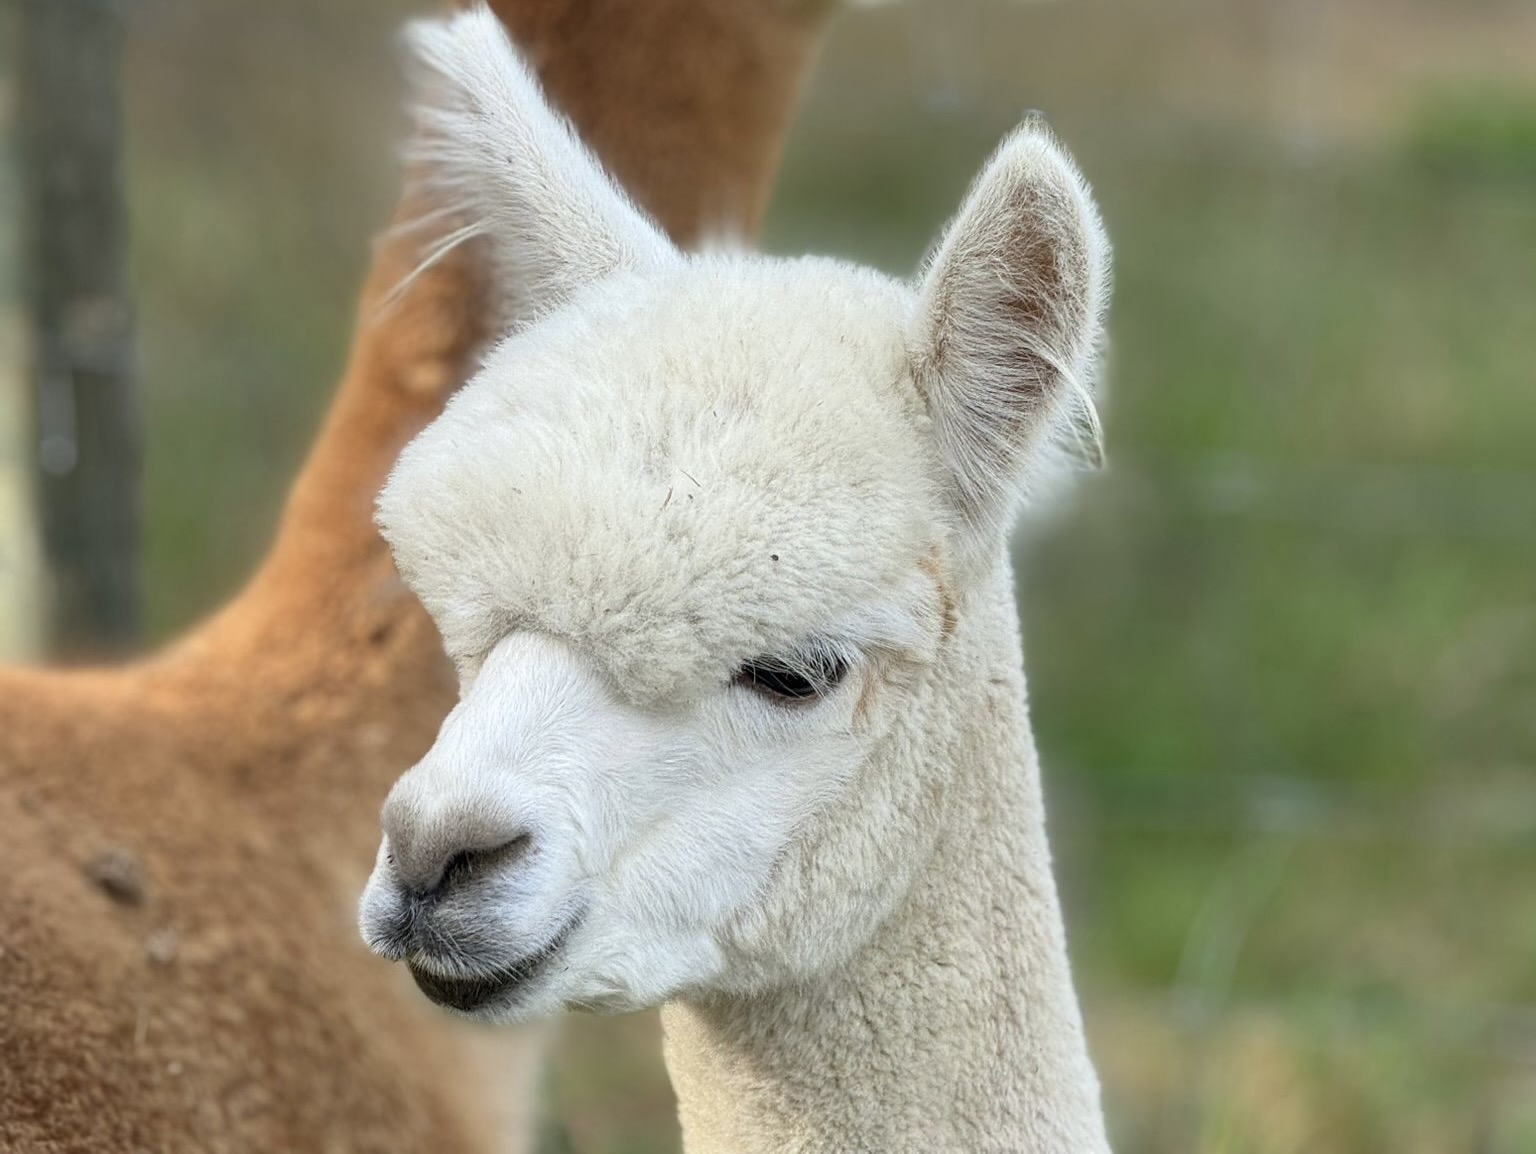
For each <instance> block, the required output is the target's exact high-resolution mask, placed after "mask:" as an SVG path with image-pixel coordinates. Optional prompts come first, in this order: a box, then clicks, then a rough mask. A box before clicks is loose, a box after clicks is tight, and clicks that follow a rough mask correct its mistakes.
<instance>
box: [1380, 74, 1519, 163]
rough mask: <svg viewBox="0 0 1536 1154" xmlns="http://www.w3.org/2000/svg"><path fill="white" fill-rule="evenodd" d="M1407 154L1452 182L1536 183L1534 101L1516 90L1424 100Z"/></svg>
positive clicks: (1491, 91) (1472, 93) (1460, 93)
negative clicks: (1469, 178) (1499, 178)
mask: <svg viewBox="0 0 1536 1154" xmlns="http://www.w3.org/2000/svg"><path fill="white" fill-rule="evenodd" d="M1406 147H1407V152H1408V154H1409V156H1411V157H1412V158H1413V159H1414V160H1416V161H1417V162H1418V163H1420V164H1422V165H1424V166H1425V167H1427V168H1430V169H1432V170H1434V171H1436V172H1440V173H1445V174H1448V175H1451V176H1469V175H1470V176H1473V177H1476V178H1486V177H1489V176H1507V177H1511V178H1516V179H1523V180H1531V179H1536V96H1532V95H1531V93H1529V92H1521V91H1520V90H1518V89H1515V90H1508V91H1506V90H1502V89H1496V90H1472V91H1460V92H1450V93H1444V94H1441V95H1439V96H1437V97H1434V98H1432V99H1430V100H1426V101H1425V104H1424V109H1423V111H1422V112H1421V113H1420V115H1419V117H1418V118H1417V119H1416V120H1415V122H1414V123H1413V125H1412V127H1411V128H1410V129H1409V132H1408V139H1407V146H1406Z"/></svg>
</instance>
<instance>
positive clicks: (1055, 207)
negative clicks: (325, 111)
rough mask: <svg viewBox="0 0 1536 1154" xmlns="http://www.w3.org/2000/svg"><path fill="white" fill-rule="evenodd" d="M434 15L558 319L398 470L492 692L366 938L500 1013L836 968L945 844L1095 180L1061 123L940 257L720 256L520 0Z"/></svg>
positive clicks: (512, 223) (478, 698) (532, 334)
mask: <svg viewBox="0 0 1536 1154" xmlns="http://www.w3.org/2000/svg"><path fill="white" fill-rule="evenodd" d="M413 43H414V47H415V48H416V50H417V53H418V56H419V58H420V59H421V60H423V61H424V62H425V64H426V65H427V66H428V73H429V76H428V86H427V93H428V100H429V104H430V107H429V108H428V110H427V112H426V113H425V118H424V119H425V126H426V130H427V132H428V145H427V147H426V149H425V150H424V154H423V157H424V161H425V163H426V164H427V166H428V174H429V179H431V180H433V181H434V182H435V183H436V184H438V186H439V187H440V188H441V189H443V190H446V191H449V192H450V193H451V194H452V196H453V198H454V203H456V204H458V205H460V206H461V207H464V208H466V209H467V210H468V211H470V212H471V213H472V214H473V215H474V216H475V217H476V219H478V220H481V221H483V222H484V223H483V228H482V231H483V232H485V233H486V234H487V235H488V236H489V238H490V242H491V244H492V246H493V248H494V250H495V254H496V259H497V266H498V268H499V270H500V274H501V275H503V276H505V277H506V278H508V279H509V280H512V281H515V282H516V283H517V284H518V285H520V286H522V288H523V289H525V290H526V291H527V292H528V293H529V294H531V296H532V298H533V299H536V300H538V301H540V302H541V304H542V308H543V311H542V312H541V314H540V315H539V316H538V317H537V318H536V319H535V320H534V321H532V322H531V323H529V324H527V325H526V326H525V327H524V328H522V329H521V330H520V331H518V332H516V333H514V334H513V335H512V336H510V337H509V338H508V339H506V340H505V341H504V342H503V343H502V344H501V345H500V346H499V347H497V348H496V349H495V350H494V351H493V352H492V353H491V354H490V355H489V356H488V358H487V359H486V362H485V365H484V367H483V369H482V370H481V371H480V373H479V374H478V375H477V376H476V377H475V378H474V379H473V380H472V381H471V382H470V383H469V384H468V385H467V386H466V387H465V388H464V389H463V390H462V391H461V393H460V394H459V395H458V396H457V397H456V398H455V399H454V401H453V402H452V403H451V404H450V405H449V407H448V410H447V412H446V413H445V414H444V415H443V416H442V417H441V418H440V419H439V420H438V421H437V422H436V423H435V424H434V425H432V426H431V427H430V428H429V429H427V430H426V431H425V432H424V433H423V434H422V435H421V436H420V437H419V438H418V439H417V440H416V441H415V442H414V443H413V444H412V445H411V446H410V447H409V448H408V449H407V450H406V451H405V453H404V454H403V456H402V457H401V459H400V462H399V465H398V466H397V468H396V470H395V472H394V475H393V476H392V478H391V479H390V481H389V484H388V486H387V487H386V488H385V490H384V493H383V495H382V496H381V498H380V502H379V520H380V524H381V525H382V527H383V529H384V532H385V535H386V537H387V538H388V540H389V542H390V544H391V546H392V547H393V549H394V551H395V556H396V559H397V562H398V564H399V567H400V570H401V572H402V573H403V574H404V576H405V578H406V580H407V581H408V582H409V583H410V585H411V587H412V588H413V589H414V590H415V592H416V593H417V594H418V595H419V596H420V597H421V599H422V601H423V602H424V603H425V605H426V606H427V608H428V610H429V611H430V612H431V614H432V616H433V619H434V620H435V622H436V624H437V626H438V627H439V629H440V631H441V632H442V635H443V638H444V642H445V644H446V647H447V649H448V652H449V654H450V655H451V656H452V658H453V659H454V660H455V662H456V663H457V665H458V668H459V671H460V676H461V681H462V697H461V701H460V703H459V706H458V707H457V708H456V709H455V710H454V712H453V713H452V714H451V715H450V716H449V718H448V719H447V721H446V722H445V723H444V725H443V729H442V732H441V734H440V736H439V738H438V741H437V743H436V744H435V745H434V747H433V748H432V750H431V751H430V752H429V753H428V754H427V755H426V757H425V758H424V759H423V760H422V761H421V763H420V764H419V765H418V766H416V767H415V768H414V769H412V770H411V771H410V772H409V773H407V774H406V775H405V776H404V777H402V778H401V780H400V782H399V783H398V784H397V785H396V787H395V789H394V791H393V792H392V794H391V795H390V798H389V800H388V801H387V803H386V805H385V808H384V815H383V825H384V832H385V837H384V841H383V844H382V846H381V848H380V851H379V859H378V864H377V866H376V868H375V870H374V874H373V878H372V879H371V881H370V883H369V886H368V890H367V892H366V894H365V895H364V899H363V904H362V928H363V933H364V936H365V938H366V939H367V940H368V942H369V943H370V944H371V945H372V946H373V948H374V949H375V950H376V951H378V952H379V953H381V954H383V955H384V956H386V957H390V958H395V959H405V960H407V961H409V963H410V964H411V968H412V971H413V972H414V973H415V975H416V977H417V980H418V982H419V983H420V984H421V985H422V987H423V989H424V990H425V991H426V992H427V993H428V994H429V995H430V996H432V997H433V998H434V999H435V1000H437V1001H439V1002H441V1003H443V1004H445V1005H449V1006H451V1007H453V1008H456V1009H459V1010H463V1011H465V1012H470V1013H473V1014H475V1015H476V1016H479V1017H483V1018H488V1019H496V1020H512V1019H520V1018H526V1017H530V1016H535V1015H539V1014H543V1013H547V1012H550V1011H553V1010H556V1009H559V1008H561V1007H563V1006H586V1007H595V1008H602V1009H615V1010H618V1009H632V1008H637V1007H641V1006H647V1005H653V1004H655V1003H658V1002H660V1001H662V1000H665V999H667V998H670V997H673V996H675V995H679V994H689V993H704V992H709V991H738V992H739V991H748V990H752V989H760V988H762V987H763V986H765V985H767V984H771V983H774V982H780V981H786V980H793V979H796V978H803V977H807V976H810V975H813V974H814V973H815V972H817V970H818V969H820V968H822V967H825V966H828V965H833V964H836V963H837V962H838V961H839V960H840V959H842V958H844V957H846V956H847V955H848V954H849V953H850V952H851V951H853V950H854V949H856V948H857V947H858V946H859V945H860V944H861V943H862V942H863V941H865V940H867V938H868V937H869V935H870V934H871V933H873V931H874V929H875V928H876V927H877V926H878V925H879V923H880V921H881V920H882V919H883V918H884V917H886V916H887V915H888V914H889V912H890V911H891V909H892V908H893V907H894V906H895V904H896V902H897V901H899V899H900V897H901V895H902V893H903V892H904V891H905V889H906V888H907V886H908V885H909V884H910V880H911V878H912V876H913V873H914V871H915V870H916V869H917V868H919V864H920V861H921V858H922V856H923V852H924V846H925V845H926V844H927V840H928V838H929V837H930V836H931V830H930V829H929V828H928V824H929V823H928V822H927V821H925V818H926V817H928V816H930V815H931V812H932V805H933V799H934V798H935V797H936V796H937V795H938V794H939V793H941V792H942V789H943V777H944V775H945V773H946V772H947V767H945V766H943V765H934V764H929V763H928V762H926V761H925V759H924V758H923V756H922V749H923V732H922V727H923V726H924V725H926V724H927V723H928V722H927V720H925V719H931V718H932V716H933V715H934V712H935V709H936V708H937V709H940V710H942V709H943V708H949V707H958V705H959V703H953V702H951V703H948V705H947V706H946V704H945V703H943V702H939V703H935V702H934V701H933V700H932V697H933V693H932V682H933V678H932V676H931V672H932V670H933V669H934V668H935V667H936V665H937V663H940V662H942V661H943V660H944V652H945V645H946V638H947V637H948V636H949V634H950V633H951V631H952V629H953V625H954V622H953V620H952V615H953V613H954V611H955V606H956V605H959V606H961V607H962V609H963V607H964V605H965V601H966V597H967V593H968V590H970V589H971V588H973V587H975V586H977V585H978V583H979V582H981V581H983V580H984V579H986V578H987V577H988V576H989V575H994V574H995V572H996V569H997V567H998V566H1000V565H1002V564H1004V560H1003V558H1004V555H1005V546H1004V539H1005V535H1006V530H1007V527H1008V524H1009V522H1010V520H1011V516H1012V513H1013V511H1014V508H1015V504H1016V502H1017V499H1018V495H1019V494H1020V492H1021V491H1022V490H1023V489H1024V487H1025V486H1026V485H1027V484H1028V482H1029V480H1030V478H1031V476H1032V475H1033V474H1034V472H1035V471H1036V470H1037V469H1038V468H1039V466H1040V463H1041V461H1042V459H1043V458H1044V457H1045V456H1046V455H1047V452H1048V449H1049V447H1050V445H1051V444H1052V442H1053V440H1055V439H1056V438H1057V436H1058V434H1059V433H1060V432H1061V431H1062V430H1069V429H1071V428H1072V427H1074V425H1075V424H1076V422H1078V421H1079V420H1080V419H1081V416H1082V409H1081V406H1082V404H1083V402H1084V398H1085V393H1084V390H1085V388H1086V386H1087V385H1088V384H1089V383H1090V382H1091V378H1092V374H1093V360H1094V353H1095V349H1096V346H1097V344H1098V340H1099V333H1100V325H1101V311H1102V306H1103V301H1104V297H1105V294H1106V280H1107V245H1106V242H1105V239H1104V236H1103V232H1102V230H1101V228H1100V225H1099V221H1098V217H1097V214H1096V212H1095V210H1094V208H1093V205H1092V202H1091V200H1090V197H1089V194H1088V192H1087V189H1086V188H1085V186H1084V184H1083V182H1082V179H1081V178H1080V176H1079V175H1078V173H1077V170H1076V169H1075V167H1074V166H1073V164H1072V163H1071V161H1070V160H1069V159H1068V158H1067V157H1066V155H1065V154H1064V153H1063V152H1062V150H1061V149H1060V148H1059V146H1058V145H1057V144H1056V143H1055V141H1054V140H1053V139H1052V138H1051V137H1050V136H1049V135H1048V133H1047V132H1046V131H1045V130H1043V129H1042V128H1039V127H1035V126H1028V127H1025V128H1023V129H1021V130H1019V131H1018V132H1016V133H1015V134H1014V135H1013V136H1012V137H1010V138H1009V139H1008V140H1007V141H1006V142H1005V143H1004V144H1003V146H1002V147H1001V148H1000V149H999V151H998V153H997V154H996V155H995V156H994V157H993V159H992V160H991V161H990V163H989V164H988V165H987V167H986V170H985V171H984V172H983V173H982V175H981V176H980V178H979V179H978V181H977V183H976V185H975V186H974V187H973V189H972V190H971V192H970V194H969V196H968V198H967V200H966V202H965V204H964V205H963V207H962V208H961V211H960V214H959V216H958V217H957V219H956V220H955V222H954V224H953V225H952V226H951V228H950V230H949V232H948V233H947V235H946V237H945V239H944V241H943V242H942V244H941V245H940V246H939V247H938V249H937V250H936V252H935V255H934V257H933V259H932V260H931V262H930V264H929V266H928V268H927V270H926V271H925V272H924V273H923V274H922V276H921V277H920V279H919V283H918V284H917V285H916V286H915V287H913V286H908V285H904V284H901V283H898V282H896V281H894V280H891V279H888V278H886V277H884V276H881V275H878V274H876V273H874V272H871V271H868V270H865V269H860V268H856V267H852V266H849V265H846V264H841V263H837V262H832V261H826V260H777V259H768V258H764V257H758V256H750V255H736V254H732V255H724V254H714V255H702V256H700V255H691V256H690V255H684V254H683V253H681V252H679V251H678V250H676V249H675V248H674V247H673V246H672V245H671V244H670V242H669V241H668V240H667V239H666V238H665V237H664V236H663V235H662V234H661V233H660V232H659V231H658V230H657V229H656V228H655V226H654V225H652V224H651V223H650V222H649V221H647V220H645V219H644V218H643V217H642V216H641V215H640V214H639V213H638V212H637V211H636V210H635V209H634V208H633V207H632V206H631V204H630V203H629V202H628V201H627V200H626V199H625V198H624V197H623V195H622V194H621V193H620V192H619V191H618V190H617V189H616V188H615V186H614V185H613V184H612V183H611V182H610V181H609V180H608V179H607V178H606V177H605V176H604V174H603V173H602V172H601V170H600V169H599V167H598V166H597V164H596V163H595V161H594V160H593V159H592V158H591V157H590V156H589V155H588V154H587V153H586V151H585V150H584V149H583V148H582V146H581V145H580V143H579V142H578V141H577V140H576V139H575V137H574V136H573V135H572V134H571V132H570V130H569V129H568V127H567V126H566V125H565V124H564V123H563V122H562V121H560V120H559V119H558V118H557V117H555V116H554V115H553V114H552V113H551V112H550V111H549V110H548V108H547V107H546V106H545V105H544V104H543V102H542V98H541V96H540V94H539V92H538V90H537V88H536V86H535V84H534V82H533V81H532V79H531V78H530V76H529V74H528V73H527V71H526V70H525V68H524V66H523V65H522V64H521V63H520V61H519V60H518V59H517V58H516V57H515V55H514V53H513V52H512V50H511V48H510V46H509V45H508V44H507V42H506V40H505V38H504V35H503V33H502V31H501V29H500V26H499V25H498V24H497V22H496V21H495V19H494V18H493V17H491V16H490V15H489V14H488V13H486V12H484V11H480V12H477V13H472V14H469V15H466V16H461V17H458V18H456V19H454V20H452V21H451V22H448V23H443V24H438V23H433V24H425V25H421V26H419V27H418V28H417V29H416V30H415V31H414V33H413ZM1006 643H1008V644H1012V639H1011V638H1010V639H1006Z"/></svg>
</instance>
